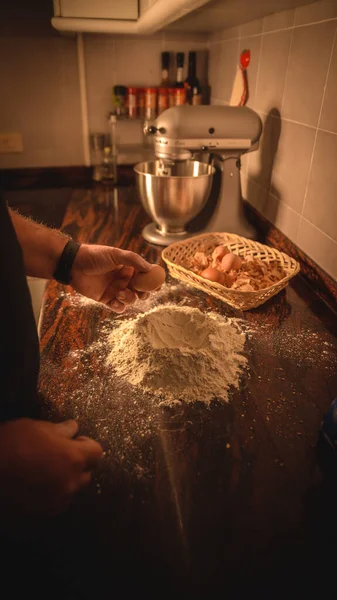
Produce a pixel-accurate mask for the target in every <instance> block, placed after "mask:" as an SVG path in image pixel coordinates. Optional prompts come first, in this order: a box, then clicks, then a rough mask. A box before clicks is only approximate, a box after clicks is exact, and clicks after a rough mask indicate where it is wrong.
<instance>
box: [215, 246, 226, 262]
mask: <svg viewBox="0 0 337 600" xmlns="http://www.w3.org/2000/svg"><path fill="white" fill-rule="evenodd" d="M226 254H229V250H228V248H227V246H217V247H216V248H215V249H214V250H213V252H212V259H213V261H218V260H219V261H220V260H221V259H222V258H223V257H224V256H226Z"/></svg>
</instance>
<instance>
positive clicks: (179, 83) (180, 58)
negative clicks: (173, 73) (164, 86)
mask: <svg viewBox="0 0 337 600" xmlns="http://www.w3.org/2000/svg"><path fill="white" fill-rule="evenodd" d="M176 60H177V79H176V85H175V87H176V88H183V87H184V80H183V69H184V63H185V54H184V53H183V52H177V59H176Z"/></svg>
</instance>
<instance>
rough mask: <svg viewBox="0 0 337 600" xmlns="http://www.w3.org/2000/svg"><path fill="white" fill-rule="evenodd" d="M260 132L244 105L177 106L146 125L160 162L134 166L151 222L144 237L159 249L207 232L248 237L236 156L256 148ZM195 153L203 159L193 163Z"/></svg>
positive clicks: (255, 118) (251, 233)
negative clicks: (161, 246)
mask: <svg viewBox="0 0 337 600" xmlns="http://www.w3.org/2000/svg"><path fill="white" fill-rule="evenodd" d="M261 132H262V122H261V119H260V117H259V116H258V115H257V114H256V113H255V112H254V111H253V110H251V109H250V108H247V107H244V106H242V107H234V106H188V105H186V106H177V107H174V108H169V109H168V110H166V111H164V112H163V113H162V114H161V115H160V116H159V117H158V118H157V120H156V121H155V122H154V124H151V125H149V124H148V125H146V126H145V133H146V134H147V135H153V136H154V149H155V154H156V157H157V158H158V159H159V160H156V161H152V162H147V163H139V164H138V165H136V166H135V171H136V173H137V185H138V192H139V195H140V198H141V200H142V203H143V206H144V208H145V210H146V211H147V213H148V214H149V216H150V217H152V219H153V220H154V223H151V224H150V225H147V226H146V227H145V228H144V230H143V237H144V238H145V239H146V240H147V241H149V242H151V243H154V244H159V245H163V246H166V245H168V244H171V243H172V242H175V241H179V240H182V239H185V238H187V237H190V236H192V235H196V234H197V233H203V232H206V231H213V232H221V231H226V232H228V233H237V234H238V235H242V236H244V237H247V238H253V237H254V236H255V231H254V229H253V228H252V227H251V226H250V225H249V223H248V222H247V221H246V219H245V216H244V211H243V203H242V196H241V178H240V157H241V155H242V154H244V153H245V152H251V151H252V150H256V149H257V148H258V143H259V139H260V136H261ZM196 153H197V154H200V153H202V158H203V160H202V161H196V160H193V158H194V156H193V155H195V154H196ZM197 215H198V216H197Z"/></svg>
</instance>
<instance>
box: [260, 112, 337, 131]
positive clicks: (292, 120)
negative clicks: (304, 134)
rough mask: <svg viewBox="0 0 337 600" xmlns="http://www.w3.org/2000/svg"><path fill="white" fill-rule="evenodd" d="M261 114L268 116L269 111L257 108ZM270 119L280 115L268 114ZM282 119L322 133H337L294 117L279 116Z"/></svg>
mask: <svg viewBox="0 0 337 600" xmlns="http://www.w3.org/2000/svg"><path fill="white" fill-rule="evenodd" d="M257 110H258V111H259V112H260V113H261V114H263V115H265V116H268V115H269V113H266V112H265V111H264V110H261V109H259V108H258V109H257ZM270 116H271V118H272V119H279V118H280V117H276V116H275V115H270ZM280 119H281V120H282V121H286V122H287V123H294V124H295V125H301V127H307V128H308V129H314V130H315V131H316V129H318V130H319V131H324V133H330V134H331V135H337V131H330V130H329V129H322V127H315V126H314V125H309V123H302V121H295V120H294V119H287V118H286V117H281V118H280Z"/></svg>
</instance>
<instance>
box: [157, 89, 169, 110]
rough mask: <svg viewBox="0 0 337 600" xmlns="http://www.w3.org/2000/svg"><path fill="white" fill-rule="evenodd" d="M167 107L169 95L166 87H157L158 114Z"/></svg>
mask: <svg viewBox="0 0 337 600" xmlns="http://www.w3.org/2000/svg"><path fill="white" fill-rule="evenodd" d="M168 107H169V96H168V90H167V88H159V90H158V115H160V114H161V113H162V112H164V110H166V109H167V108H168Z"/></svg>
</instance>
